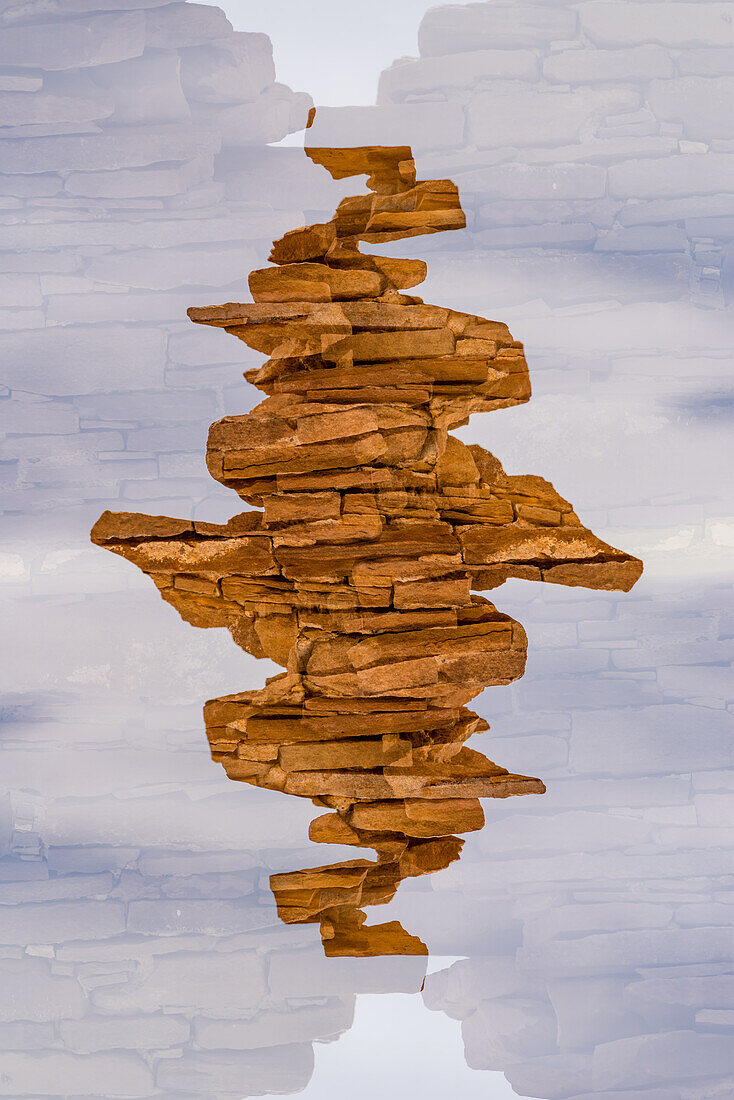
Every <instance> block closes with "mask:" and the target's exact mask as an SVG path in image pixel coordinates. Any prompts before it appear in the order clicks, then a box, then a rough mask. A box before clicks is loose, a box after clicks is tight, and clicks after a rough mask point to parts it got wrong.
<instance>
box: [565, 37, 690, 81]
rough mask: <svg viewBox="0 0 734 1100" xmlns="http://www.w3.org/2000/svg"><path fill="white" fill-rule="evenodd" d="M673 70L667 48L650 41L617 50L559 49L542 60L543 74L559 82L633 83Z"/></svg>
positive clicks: (666, 75)
mask: <svg viewBox="0 0 734 1100" xmlns="http://www.w3.org/2000/svg"><path fill="white" fill-rule="evenodd" d="M673 73H674V66H673V61H672V59H671V56H670V53H669V51H668V50H666V49H663V47H662V46H658V45H653V44H650V45H644V46H630V47H629V48H628V49H621V50H594V49H575V50H562V51H560V52H558V53H552V54H551V55H550V56H549V57H547V58H546V59H545V61H544V62H543V76H544V77H545V78H546V80H551V81H554V82H557V83H559V84H597V83H599V82H600V81H612V80H614V81H625V82H626V83H632V82H634V83H637V82H639V81H647V80H651V79H652V78H654V77H671V76H673Z"/></svg>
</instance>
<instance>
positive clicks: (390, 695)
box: [92, 146, 642, 955]
mask: <svg viewBox="0 0 734 1100" xmlns="http://www.w3.org/2000/svg"><path fill="white" fill-rule="evenodd" d="M308 155H309V156H310V157H311V159H312V160H314V161H315V162H316V163H319V164H322V165H323V166H324V167H325V168H327V169H328V171H329V172H330V173H331V175H332V176H333V177H334V178H336V179H342V178H346V177H351V176H355V175H366V176H367V184H368V188H369V191H368V193H367V194H365V195H358V196H354V197H353V198H346V199H344V200H343V201H342V202H341V203H340V204H339V207H338V209H337V212H336V214H335V215H334V217H333V218H332V220H331V221H330V222H328V223H324V224H320V225H313V226H306V227H304V228H302V229H296V230H293V231H292V232H290V233H287V234H286V235H285V236H284V237H282V238H280V240H278V241H276V242H275V243H274V246H273V251H272V253H271V260H272V261H273V264H274V266H272V267H270V268H264V269H261V270H258V271H254V272H253V273H252V274H251V276H250V289H251V292H252V295H253V298H254V302H253V303H248V304H238V303H227V304H226V305H220V306H209V307H202V308H194V309H191V310H190V311H189V315H190V317H191V319H192V320H194V321H196V322H197V323H201V324H206V325H213V326H216V327H220V328H224V329H226V331H227V332H230V333H232V335H234V336H236V337H237V338H238V339H240V340H242V341H244V342H245V343H246V344H248V345H249V346H250V347H251V348H254V349H256V350H257V351H260V352H264V353H265V354H267V355H268V356H269V359H268V360H267V362H266V363H265V364H264V365H263V366H262V367H260V368H259V369H257V370H254V371H248V372H247V378H248V380H249V381H251V382H252V383H253V384H255V385H256V386H258V387H259V388H260V389H261V390H263V391H264V392H265V393H266V394H267V395H268V397H267V398H266V400H265V401H263V402H262V403H261V404H260V405H259V406H257V408H255V409H254V410H253V411H252V412H251V413H248V414H247V415H246V416H232V417H225V418H224V419H223V420H220V421H218V422H217V423H215V424H214V425H212V428H211V431H210V434H209V444H208V449H207V465H208V467H209V471H210V473H211V474H212V476H213V477H214V478H216V479H217V480H218V481H220V482H221V483H222V484H224V485H226V486H228V487H230V488H232V489H234V490H235V491H236V492H237V493H238V494H239V496H240V497H241V498H242V499H243V500H245V501H246V502H247V503H248V504H250V505H253V506H254V509H255V510H251V511H247V512H244V513H241V514H240V515H237V516H235V517H234V518H233V519H231V520H230V521H229V522H228V523H226V524H221V525H220V524H212V523H203V522H198V521H184V520H176V519H169V518H166V517H160V516H156V517H150V516H142V515H136V514H132V513H111V512H105V513H104V514H103V516H101V517H100V519H99V520H98V522H97V524H96V525H95V527H94V530H93V533H92V538H93V541H94V542H96V543H97V544H98V545H101V546H105V547H107V548H108V549H110V550H113V551H114V552H115V553H118V554H120V555H122V556H123V557H126V558H129V559H130V560H131V561H133V562H134V563H135V564H136V565H138V566H139V567H140V568H141V569H142V570H143V571H144V572H146V573H148V574H149V575H150V576H151V577H152V578H153V580H154V582H155V584H156V585H157V587H158V588H159V590H160V591H161V595H162V596H163V598H164V599H165V600H166V601H167V602H168V603H170V604H172V605H173V606H174V607H175V608H176V609H177V610H178V611H179V613H180V614H181V615H182V617H183V618H184V619H185V620H186V621H188V622H190V623H192V624H193V625H195V626H201V627H216V626H226V627H228V628H229V630H230V631H231V633H232V637H233V638H234V640H235V641H236V643H237V644H238V645H239V646H241V647H242V648H243V649H245V650H246V651H247V652H249V653H251V654H253V655H254V656H256V657H269V658H270V659H271V660H273V661H275V662H276V663H277V664H280V665H281V666H283V668H284V669H285V671H284V672H283V673H281V674H280V675H278V676H275V677H272V678H271V679H270V680H269V681H268V683H267V685H266V686H265V687H264V688H262V689H260V690H255V691H247V692H243V693H241V694H239V695H230V696H226V697H223V698H219V699H214V700H212V701H210V702H209V703H207V705H206V707H205V717H206V725H207V733H208V737H209V742H210V745H211V750H212V756H213V758H214V759H215V760H217V761H219V762H221V763H222V765H223V766H224V769H225V771H226V773H227V775H228V776H229V777H230V778H231V779H235V780H240V781H243V782H247V783H251V784H254V785H256V786H260V787H267V788H270V789H273V790H278V791H282V792H284V793H285V794H292V795H296V796H299V797H301V798H310V799H311V800H312V801H313V802H314V804H315V805H317V806H319V807H322V808H324V809H326V810H327V811H328V812H327V813H325V814H323V815H322V816H320V817H318V818H317V819H316V820H315V821H313V823H312V825H311V829H310V837H311V839H312V840H316V841H321V842H324V843H336V844H346V845H354V846H355V847H366V848H373V849H374V850H375V851H376V852H377V861H376V862H375V861H371V860H366V859H357V860H352V861H349V862H346V863H339V864H336V865H333V866H330V867H320V868H314V869H311V870H306V871H298V872H289V873H280V874H274V875H273V876H272V877H271V880H270V881H271V888H272V890H273V893H274V895H275V899H276V902H277V905H278V912H279V915H280V917H281V918H282V919H283V920H284V921H285V922H286V923H302V922H318V923H319V925H320V928H321V936H322V940H323V943H324V948H325V951H326V953H327V954H328V955H379V954H422V953H425V951H426V948H425V946H424V944H423V943H422V942H421V941H420V940H419V939H417V938H416V937H414V936H411V935H410V934H409V933H406V932H405V930H404V929H403V928H402V926H401V925H400V924H399V923H398V922H396V921H392V922H389V923H386V924H382V925H374V926H366V925H365V924H364V920H365V915H364V913H363V912H362V906H366V905H373V904H380V903H384V902H387V901H389V900H390V899H391V898H392V897H393V896H394V894H395V891H396V890H397V887H398V885H399V883H400V882H401V880H402V879H404V878H406V877H410V876H416V875H423V874H429V873H431V872H434V871H437V870H439V869H441V868H445V867H447V866H448V865H449V864H450V863H451V862H453V861H454V860H455V859H457V858H458V856H459V852H460V849H461V846H462V844H463V841H461V840H460V839H458V837H457V836H456V835H455V834H456V833H464V832H467V831H471V830H477V829H481V827H482V825H483V824H484V815H483V812H482V809H481V805H480V802H479V800H480V799H481V798H507V797H509V796H514V795H523V794H541V793H543V792H544V790H545V787H544V785H543V783H542V781H541V780H540V779H536V778H532V777H528V776H523V775H516V774H510V773H509V772H508V770H507V769H505V768H503V767H501V766H499V765H497V764H495V763H493V762H492V761H490V760H488V759H487V758H486V757H485V756H483V755H482V754H481V753H479V752H476V751H474V750H472V749H469V748H467V747H466V745H465V743H466V742H467V740H468V739H469V737H470V736H471V735H472V734H473V733H476V732H478V731H481V730H486V729H487V728H488V726H487V724H486V722H485V721H484V720H483V719H482V718H480V717H479V716H478V715H476V714H474V713H472V712H471V711H469V710H468V709H467V704H468V703H469V702H470V701H471V700H472V699H473V698H474V697H475V696H477V695H478V694H479V693H480V692H481V691H482V690H483V689H484V688H485V687H488V686H494V685H502V684H509V683H511V682H512V681H514V680H516V679H517V678H518V677H520V676H522V674H523V671H524V667H525V658H526V653H527V639H526V636H525V632H524V630H523V628H522V627H521V626H520V625H519V623H517V622H515V621H514V620H513V619H511V618H509V617H508V616H507V615H504V614H502V613H501V612H500V611H498V610H497V609H496V608H495V607H494V605H493V604H491V603H490V602H489V601H488V600H486V599H485V598H484V597H481V596H476V595H473V594H472V592H473V591H477V590H487V589H492V588H495V587H497V586H499V585H500V584H502V583H503V582H504V581H505V580H507V579H508V578H510V577H519V578H523V579H528V580H537V581H552V582H555V583H558V584H563V585H571V586H575V585H583V586H585V587H589V588H597V589H621V590H623V591H627V590H628V589H629V588H631V586H632V585H633V584H634V583H635V581H636V580H637V578H638V577H639V575H640V573H641V571H642V565H641V563H640V562H639V561H638V560H637V559H636V558H632V557H630V556H629V555H627V554H625V553H623V552H621V551H619V550H616V549H614V548H613V547H612V546H609V545H607V544H606V543H604V542H602V541H601V540H600V539H598V538H597V537H596V536H595V535H593V534H592V533H591V531H589V530H588V529H587V528H585V527H583V526H582V525H581V522H580V521H579V519H578V517H577V516H576V514H575V513H574V511H573V509H572V507H571V505H570V504H569V503H568V502H567V501H565V500H564V499H563V498H562V497H561V496H559V494H558V493H557V492H556V491H555V490H554V489H553V487H552V486H551V485H550V484H549V483H548V482H547V481H544V480H543V479H542V478H540V477H535V476H508V475H507V474H505V472H504V470H503V468H502V466H501V465H500V463H499V462H498V460H497V459H496V458H495V457H494V456H493V455H491V454H489V453H488V452H487V451H486V450H484V449H483V448H482V447H480V446H476V445H475V446H466V445H465V444H463V443H461V442H460V441H459V440H458V439H456V438H455V437H453V436H451V435H450V434H449V430H450V429H451V428H453V427H457V426H459V425H461V424H465V423H466V422H467V420H468V418H469V417H470V415H471V414H472V413H474V412H483V411H492V410H494V409H500V408H506V407H508V406H512V405H517V404H520V403H522V402H525V401H527V400H528V398H529V396H530V386H529V381H528V372H527V365H526V362H525V357H524V354H523V350H522V346H521V345H520V344H518V343H517V342H516V341H514V340H513V339H512V336H511V334H510V332H509V330H508V329H507V326H506V325H504V324H502V323H500V322H497V321H489V320H486V319H485V318H483V317H479V316H475V315H472V314H465V313H459V312H456V311H454V310H451V309H445V308H442V307H440V306H433V305H427V304H425V303H424V302H423V301H422V299H420V298H418V297H416V296H414V295H412V294H407V293H404V291H406V290H408V289H410V288H412V287H414V286H415V285H416V284H418V283H420V282H421V281H422V279H423V278H424V277H425V273H426V266H425V264H424V263H423V262H422V261H420V260H400V259H394V258H386V257H381V256H369V255H365V254H363V253H362V252H361V251H360V249H359V244H360V242H361V241H365V242H367V243H369V242H373V243H383V242H386V241H392V240H398V239H401V238H403V237H411V236H416V235H420V234H425V233H436V232H441V231H444V230H449V229H460V228H462V227H463V226H464V224H465V218H464V214H463V211H462V209H461V205H460V202H459V196H458V192H457V189H456V187H455V185H454V184H453V183H451V182H450V181H449V180H430V181H418V180H416V178H415V166H414V163H413V159H412V155H411V151H410V149H409V148H407V147H395V148H383V147H372V146H369V147H363V148H354V149H348V148H347V149H310V150H308Z"/></svg>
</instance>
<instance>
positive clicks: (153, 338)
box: [0, 325, 165, 397]
mask: <svg viewBox="0 0 734 1100" xmlns="http://www.w3.org/2000/svg"><path fill="white" fill-rule="evenodd" d="M0 349H2V356H3V366H2V369H0V381H2V382H4V383H5V384H6V385H8V386H9V387H10V388H11V389H19V390H23V391H25V392H27V393H37V394H44V395H46V396H49V397H65V396H68V395H71V394H82V393H106V392H107V391H109V390H110V389H112V388H113V387H114V388H115V389H118V390H139V389H149V388H156V387H161V386H162V385H163V373H164V366H165V360H164V355H163V352H164V334H163V333H162V332H160V331H158V330H156V329H154V328H150V329H146V328H122V327H118V326H111V327H108V328H106V329H105V330H103V331H102V330H99V329H95V328H92V327H88V326H81V325H80V326H75V327H73V328H68V329H63V328H52V329H45V330H43V331H42V332H31V333H9V334H7V335H5V336H3V337H2V338H0Z"/></svg>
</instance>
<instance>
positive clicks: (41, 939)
mask: <svg viewBox="0 0 734 1100" xmlns="http://www.w3.org/2000/svg"><path fill="white" fill-rule="evenodd" d="M124 928H125V907H124V905H123V904H122V903H121V902H119V901H56V902H47V903H45V904H44V903H37V902H32V903H28V904H26V905H22V906H2V907H0V943H9V944H10V943H19V944H26V943H63V942H64V940H73V939H77V938H78V936H79V934H80V931H81V930H82V929H83V930H84V935H85V936H86V937H87V939H106V938H107V937H108V936H117V935H119V934H120V932H122V931H124Z"/></svg>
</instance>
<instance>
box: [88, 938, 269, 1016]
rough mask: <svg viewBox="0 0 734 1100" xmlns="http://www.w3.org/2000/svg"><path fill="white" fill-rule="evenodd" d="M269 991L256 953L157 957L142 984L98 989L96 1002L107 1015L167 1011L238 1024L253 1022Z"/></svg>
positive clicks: (140, 982) (93, 998)
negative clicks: (239, 1021)
mask: <svg viewBox="0 0 734 1100" xmlns="http://www.w3.org/2000/svg"><path fill="white" fill-rule="evenodd" d="M171 942H172V944H175V943H176V942H178V943H179V944H180V943H181V942H182V941H180V940H179V941H171ZM164 943H165V940H164ZM146 969H148V968H146ZM266 991H267V987H266V985H265V962H264V960H263V959H262V958H260V957H259V956H258V955H257V954H256V953H255V952H254V951H251V952H247V951H228V952H219V951H211V950H209V951H203V952H196V951H178V952H176V953H174V954H170V955H163V956H159V957H157V958H156V959H155V961H154V965H153V966H152V968H151V969H150V971H149V973H148V974H147V976H146V977H144V978H143V979H142V980H140V979H135V980H134V981H131V982H129V983H127V984H120V985H114V986H107V987H105V988H100V989H97V990H95V991H94V993H93V994H92V1000H93V1001H94V1004H95V1006H96V1007H97V1009H98V1010H99V1011H100V1012H103V1013H105V1014H108V1013H109V1014H118V1013H119V1014H120V1015H123V1016H129V1015H132V1014H133V1013H136V1012H148V1013H153V1012H160V1011H161V1009H163V1010H165V1011H166V1012H186V1013H194V1012H195V1013H196V1014H197V1015H199V1016H208V1017H213V1018H214V1019H238V1018H242V1017H245V1018H249V1017H250V1016H252V1014H253V1010H254V1009H255V1008H257V1006H258V1005H259V1004H260V1001H261V1000H262V998H263V997H264V996H265V994H266Z"/></svg>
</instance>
